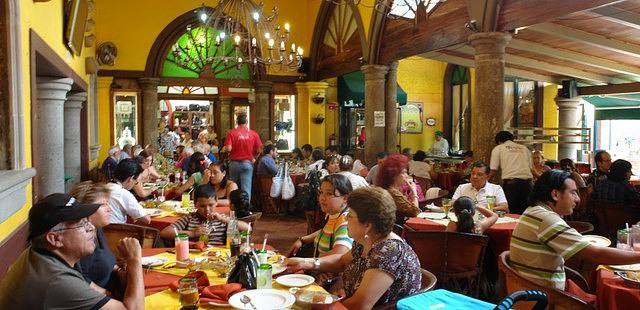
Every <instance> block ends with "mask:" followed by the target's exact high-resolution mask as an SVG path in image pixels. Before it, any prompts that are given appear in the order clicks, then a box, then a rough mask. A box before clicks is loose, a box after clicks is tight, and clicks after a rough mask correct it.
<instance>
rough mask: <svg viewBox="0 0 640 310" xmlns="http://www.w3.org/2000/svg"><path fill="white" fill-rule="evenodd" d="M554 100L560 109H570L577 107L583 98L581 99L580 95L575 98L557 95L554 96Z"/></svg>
mask: <svg viewBox="0 0 640 310" xmlns="http://www.w3.org/2000/svg"><path fill="white" fill-rule="evenodd" d="M553 100H555V101H556V105H557V106H558V110H563V109H569V110H570V109H577V108H578V106H579V105H580V101H581V100H582V99H580V97H573V98H561V97H555V98H553Z"/></svg>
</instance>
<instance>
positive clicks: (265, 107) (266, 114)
mask: <svg viewBox="0 0 640 310" xmlns="http://www.w3.org/2000/svg"><path fill="white" fill-rule="evenodd" d="M254 87H255V90H256V101H255V103H254V105H253V106H254V111H253V113H251V114H252V115H253V117H254V120H255V123H254V125H255V127H256V128H255V131H256V132H257V133H258V135H260V140H262V142H263V143H264V142H265V141H267V140H271V132H272V131H273V122H272V121H271V90H272V89H273V82H271V81H255V82H254Z"/></svg>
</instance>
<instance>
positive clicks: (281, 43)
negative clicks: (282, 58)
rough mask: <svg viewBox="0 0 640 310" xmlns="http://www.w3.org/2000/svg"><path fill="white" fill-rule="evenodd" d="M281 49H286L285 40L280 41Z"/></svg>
mask: <svg viewBox="0 0 640 310" xmlns="http://www.w3.org/2000/svg"><path fill="white" fill-rule="evenodd" d="M280 50H281V51H285V50H286V49H285V48H284V41H280Z"/></svg>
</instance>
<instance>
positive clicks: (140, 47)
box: [96, 0, 322, 74]
mask: <svg viewBox="0 0 640 310" xmlns="http://www.w3.org/2000/svg"><path fill="white" fill-rule="evenodd" d="M202 2H203V1H202V0H180V1H157V0H136V1H130V0H109V1H96V12H98V14H97V16H96V23H97V25H96V37H97V41H98V43H101V42H106V41H110V42H113V43H114V44H115V45H116V47H117V48H118V57H117V59H116V64H115V66H113V67H107V68H105V69H110V70H144V68H145V65H146V62H147V56H148V55H149V51H150V49H151V46H152V45H153V42H154V41H155V40H156V38H157V37H158V35H159V34H160V32H162V30H163V29H164V28H165V27H166V26H167V25H168V24H169V23H170V22H171V21H173V20H174V19H176V18H177V17H178V16H180V15H182V14H184V13H186V12H190V11H193V10H194V9H197V8H199V7H200V6H201V5H202ZM263 2H264V8H265V12H266V13H269V12H270V10H271V8H273V6H274V5H276V6H277V7H278V9H279V15H278V22H279V23H280V25H284V23H285V22H288V23H289V24H290V25H291V41H292V42H295V43H296V44H297V45H300V46H302V48H303V49H304V53H305V55H306V56H305V57H308V55H309V50H310V47H311V37H312V35H313V28H314V26H315V19H316V15H317V13H318V10H319V8H320V4H321V2H322V1H316V0H313V1H311V0H302V1H300V0H298V1H292V0H289V1H283V0H265V1H263ZM216 3H217V1H208V2H207V4H209V5H210V6H213V5H215V4H216ZM289 74H292V73H289Z"/></svg>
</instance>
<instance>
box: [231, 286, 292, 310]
mask: <svg viewBox="0 0 640 310" xmlns="http://www.w3.org/2000/svg"><path fill="white" fill-rule="evenodd" d="M242 296H249V298H251V303H253V305H254V306H255V307H256V308H255V309H257V310H279V309H287V308H289V307H291V306H293V304H294V303H295V302H296V297H295V296H293V294H291V293H289V292H286V291H279V290H274V289H259V290H249V291H244V292H240V293H236V294H234V295H233V296H231V298H229V304H230V305H231V306H232V307H234V308H236V309H251V306H250V305H249V304H248V303H247V304H246V305H245V304H243V303H242V302H240V298H242Z"/></svg>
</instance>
